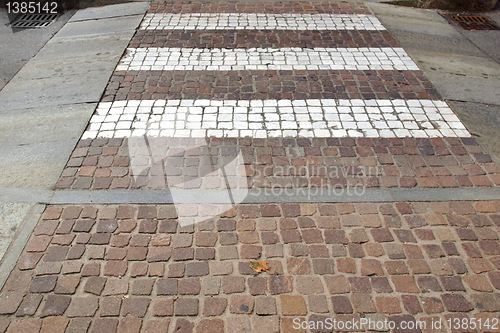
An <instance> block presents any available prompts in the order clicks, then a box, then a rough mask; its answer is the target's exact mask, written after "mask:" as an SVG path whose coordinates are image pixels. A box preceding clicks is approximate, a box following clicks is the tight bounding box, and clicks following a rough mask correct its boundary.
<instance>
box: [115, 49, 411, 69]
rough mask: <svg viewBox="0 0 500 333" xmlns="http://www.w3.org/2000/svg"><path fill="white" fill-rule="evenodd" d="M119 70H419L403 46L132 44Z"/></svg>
mask: <svg viewBox="0 0 500 333" xmlns="http://www.w3.org/2000/svg"><path fill="white" fill-rule="evenodd" d="M117 70H132V71H134V70H135V71H140V70H216V71H218V70H418V67H417V65H416V64H415V63H414V62H413V60H411V58H410V57H409V56H408V54H407V53H406V52H405V51H404V50H403V49H402V48H391V47H384V48H378V47H374V48H312V49H308V48H290V47H289V48H249V49H219V48H216V49H196V48H168V47H165V48H162V47H160V48H157V47H150V48H129V49H127V54H126V55H125V56H124V57H123V58H122V60H121V61H120V64H119V65H118V67H117Z"/></svg>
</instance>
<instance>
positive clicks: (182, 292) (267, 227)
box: [0, 201, 500, 332]
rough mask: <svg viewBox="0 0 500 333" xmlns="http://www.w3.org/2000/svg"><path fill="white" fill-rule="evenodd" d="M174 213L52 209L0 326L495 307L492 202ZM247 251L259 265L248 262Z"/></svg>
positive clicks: (495, 205)
mask: <svg viewBox="0 0 500 333" xmlns="http://www.w3.org/2000/svg"><path fill="white" fill-rule="evenodd" d="M191 211H193V210H192V209H191ZM193 213H194V214H197V212H196V211H194V212H193ZM176 217H177V213H176V209H175V208H174V206H172V205H156V206H150V205H116V206H109V205H108V206H92V205H89V206H49V207H48V208H47V209H46V211H45V213H44V214H43V217H42V220H41V221H40V222H39V224H38V226H37V228H36V229H35V231H34V234H33V236H32V237H31V239H30V241H29V243H28V245H27V246H26V249H25V252H24V253H23V254H22V256H21V258H20V260H19V262H18V264H17V267H16V269H15V270H14V271H13V273H12V274H11V276H10V278H9V281H8V282H7V284H6V286H5V288H4V291H3V293H2V299H1V302H0V312H1V313H3V314H10V316H2V317H1V321H0V323H1V325H2V327H6V326H7V325H8V324H9V322H11V324H10V328H9V332H38V331H39V330H41V331H42V332H58V331H60V332H63V331H64V329H66V332H85V331H86V330H87V329H88V328H89V327H90V329H89V331H90V332H115V331H118V332H139V331H140V328H141V327H142V332H166V331H167V330H166V328H167V327H168V326H169V325H170V331H174V330H175V331H176V332H177V331H181V332H187V331H191V330H192V329H193V327H195V328H196V332H222V331H223V330H224V328H225V329H227V331H229V332H245V331H247V332H248V331H251V330H257V329H258V328H259V327H265V329H266V331H267V332H278V331H280V330H281V331H283V332H291V331H297V332H299V331H300V330H292V329H293V327H292V326H293V319H294V318H299V319H297V320H305V319H306V318H307V319H308V320H318V321H321V320H323V321H324V320H325V318H327V317H331V318H336V319H337V320H339V321H342V320H344V321H347V320H352V319H353V318H354V319H358V320H359V319H360V318H368V319H370V320H373V321H376V320H384V319H385V318H388V319H390V320H394V321H395V322H400V321H415V320H423V321H427V322H428V325H429V326H428V328H429V327H430V325H431V322H432V321H436V320H437V319H438V318H443V320H444V319H452V320H455V318H460V319H461V318H466V317H470V318H472V317H473V318H478V319H479V318H481V319H482V320H483V321H484V320H486V319H487V318H490V320H494V318H498V312H499V311H500V299H499V297H500V296H499V294H498V292H495V290H497V291H498V290H499V289H500V284H499V283H500V272H499V270H500V261H499V258H500V243H499V232H498V227H499V226H500V219H499V217H500V201H493V202H451V203H449V202H441V203H425V202H415V203H410V204H409V203H404V202H397V203H379V204H372V203H360V204H351V203H347V204H281V205H277V204H264V205H239V206H237V207H234V208H233V209H231V210H229V211H228V212H226V213H225V214H224V215H223V216H221V217H220V218H217V219H215V220H209V221H206V222H203V223H198V224H196V225H194V226H193V225H191V226H188V227H182V228H181V227H179V226H178V225H177V221H176ZM257 259H265V260H266V261H267V264H268V265H269V266H270V267H271V269H270V271H268V272H266V273H261V274H257V273H255V272H254V271H253V270H251V269H250V266H249V260H257ZM492 322H493V321H492ZM355 331H356V330H355ZM423 331H432V330H423ZM484 331H487V330H486V329H485V330H484ZM493 331H495V330H493Z"/></svg>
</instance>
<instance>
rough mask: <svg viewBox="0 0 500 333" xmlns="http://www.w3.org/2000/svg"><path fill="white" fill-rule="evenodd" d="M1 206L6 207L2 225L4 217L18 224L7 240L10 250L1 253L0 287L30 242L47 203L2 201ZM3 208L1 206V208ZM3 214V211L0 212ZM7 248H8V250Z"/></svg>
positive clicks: (0, 219) (1, 217)
mask: <svg viewBox="0 0 500 333" xmlns="http://www.w3.org/2000/svg"><path fill="white" fill-rule="evenodd" d="M0 207H4V208H5V210H4V211H5V212H6V215H4V216H0V221H2V223H1V224H2V225H3V224H4V219H3V218H4V217H5V218H8V219H11V223H13V224H12V226H13V225H14V224H15V225H16V229H17V230H16V233H15V235H13V236H12V237H11V238H9V239H8V240H7V242H9V241H10V242H9V246H8V248H7V249H8V251H7V252H3V253H1V256H2V258H1V261H0V289H1V288H2V287H3V285H4V284H5V281H7V278H8V277H9V275H10V272H11V271H12V269H13V268H14V267H15V265H16V263H17V261H18V259H19V255H20V254H21V252H22V251H23V249H24V246H25V245H26V243H27V242H28V239H29V238H30V236H31V233H32V232H33V229H34V228H35V226H36V224H37V222H38V220H39V219H40V217H41V216H42V212H43V211H44V209H45V205H38V204H19V203H0ZM1 209H2V208H0V210H1ZM9 212H10V213H9ZM0 214H1V212H0ZM7 249H6V250H7Z"/></svg>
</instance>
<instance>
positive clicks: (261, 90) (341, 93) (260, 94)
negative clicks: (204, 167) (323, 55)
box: [102, 70, 441, 102]
mask: <svg viewBox="0 0 500 333" xmlns="http://www.w3.org/2000/svg"><path fill="white" fill-rule="evenodd" d="M311 98H312V99H319V98H331V99H434V100H439V99H441V96H440V94H439V93H438V92H437V90H436V89H435V88H434V86H433V85H432V84H431V82H430V81H429V80H428V79H427V78H426V77H425V76H424V75H423V73H422V72H420V71H350V70H343V71H298V70H296V71H129V72H126V71H116V72H115V73H114V74H113V76H112V77H111V80H110V82H109V84H108V87H107V88H106V91H105V93H104V96H103V98H102V101H103V102H110V101H116V100H127V99H136V100H139V99H142V100H144V99H221V100H222V99H235V100H240V99H243V100H251V99H311Z"/></svg>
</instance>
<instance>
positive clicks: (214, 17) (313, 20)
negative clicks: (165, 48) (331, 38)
mask: <svg viewBox="0 0 500 333" xmlns="http://www.w3.org/2000/svg"><path fill="white" fill-rule="evenodd" d="M141 29H145V30H160V29H169V30H171V29H181V30H235V29H238V30H241V29H246V30H257V29H260V30H385V28H384V26H383V25H382V23H380V21H379V20H378V19H377V18H376V17H375V16H373V15H366V14H254V13H186V14H171V13H157V14H147V15H146V16H145V17H144V20H143V22H142V24H141Z"/></svg>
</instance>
